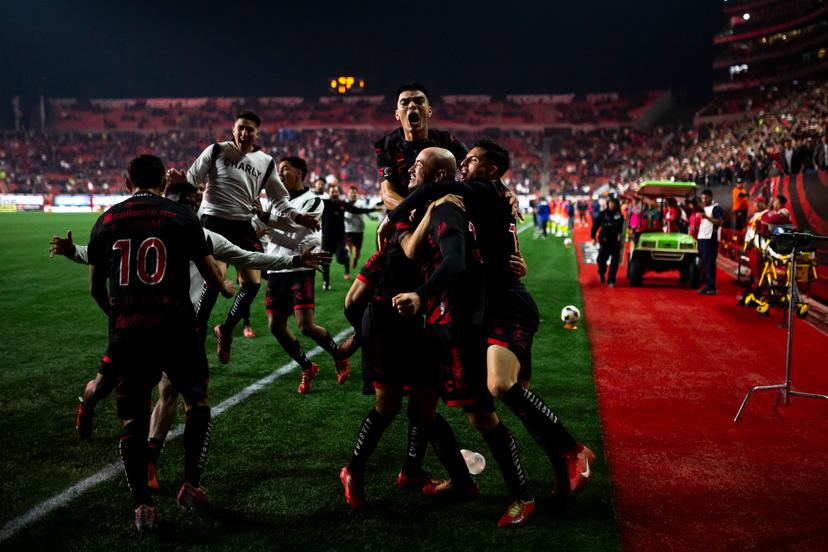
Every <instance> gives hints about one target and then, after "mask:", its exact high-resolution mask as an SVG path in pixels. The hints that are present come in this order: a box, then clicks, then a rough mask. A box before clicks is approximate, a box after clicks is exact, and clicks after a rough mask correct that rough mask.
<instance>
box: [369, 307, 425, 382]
mask: <svg viewBox="0 0 828 552" xmlns="http://www.w3.org/2000/svg"><path fill="white" fill-rule="evenodd" d="M424 351H425V333H424V331H423V319H422V317H420V316H409V317H402V316H400V315H399V314H397V311H396V310H395V309H394V307H393V306H391V301H372V302H371V304H369V305H368V308H367V309H365V314H364V315H363V316H362V369H363V371H367V372H368V373H369V374H372V379H373V385H374V387H375V388H379V389H382V388H383V387H384V386H387V385H398V386H413V385H416V386H423V387H432V388H434V387H437V385H438V384H439V377H438V373H437V370H436V366H435V365H434V364H433V363H429V362H427V357H426V356H425V355H424V354H423V353H424Z"/></svg>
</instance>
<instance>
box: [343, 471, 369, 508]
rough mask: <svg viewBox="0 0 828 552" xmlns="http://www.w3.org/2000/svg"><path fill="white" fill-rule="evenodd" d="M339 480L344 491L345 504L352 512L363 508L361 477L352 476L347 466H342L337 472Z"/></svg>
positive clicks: (363, 494)
mask: <svg viewBox="0 0 828 552" xmlns="http://www.w3.org/2000/svg"><path fill="white" fill-rule="evenodd" d="M339 480H340V481H342V488H343V489H344V490H345V502H347V503H348V505H349V506H350V507H351V508H353V509H354V510H362V509H364V508H365V482H364V481H362V477H359V476H357V475H354V474H353V473H351V470H349V469H348V466H343V467H342V469H341V470H340V471H339Z"/></svg>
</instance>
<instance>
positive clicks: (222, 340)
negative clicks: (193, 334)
mask: <svg viewBox="0 0 828 552" xmlns="http://www.w3.org/2000/svg"><path fill="white" fill-rule="evenodd" d="M213 333H214V334H215V336H216V356H217V357H218V359H219V362H221V363H222V364H227V363H228V362H230V346H231V345H232V344H233V336H232V335H224V334H223V333H222V331H221V324H217V325H216V327H215V328H213Z"/></svg>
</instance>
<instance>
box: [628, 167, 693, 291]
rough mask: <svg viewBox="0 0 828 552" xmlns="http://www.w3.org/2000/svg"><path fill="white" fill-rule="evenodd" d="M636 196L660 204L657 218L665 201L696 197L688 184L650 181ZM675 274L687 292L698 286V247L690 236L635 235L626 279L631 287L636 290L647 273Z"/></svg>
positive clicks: (650, 233)
mask: <svg viewBox="0 0 828 552" xmlns="http://www.w3.org/2000/svg"><path fill="white" fill-rule="evenodd" d="M638 195H640V196H642V197H645V198H654V199H658V200H660V204H661V216H662V220H663V218H664V213H665V212H666V209H667V201H666V200H667V198H669V197H675V198H682V199H684V198H688V197H692V196H695V195H696V185H695V184H694V183H692V182H670V181H662V180H651V181H647V182H644V183H643V184H641V186H640V187H639V188H638ZM668 270H678V273H679V280H680V281H681V283H682V284H685V285H688V286H689V287H691V288H694V289H695V288H698V287H699V283H700V282H701V262H700V260H699V246H698V243H696V240H695V239H694V238H693V236H690V235H689V234H685V233H681V232H670V233H666V232H663V231H661V230H652V231H643V232H640V233H638V234H637V235H635V236H634V237H633V239H632V244H631V246H630V255H629V262H628V263H627V278H629V280H630V285H631V286H640V285H641V282H642V280H643V279H644V274H646V273H647V272H666V271H668Z"/></svg>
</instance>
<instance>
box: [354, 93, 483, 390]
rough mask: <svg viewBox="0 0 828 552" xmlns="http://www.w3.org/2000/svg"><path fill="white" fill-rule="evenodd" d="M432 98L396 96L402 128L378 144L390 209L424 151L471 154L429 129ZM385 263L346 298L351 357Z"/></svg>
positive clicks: (368, 268)
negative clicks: (351, 335) (376, 278)
mask: <svg viewBox="0 0 828 552" xmlns="http://www.w3.org/2000/svg"><path fill="white" fill-rule="evenodd" d="M429 97H430V96H429V91H428V89H427V88H426V87H425V86H424V85H422V84H420V83H406V84H403V85H401V86H400V87H399V88H398V89H397V91H396V95H395V96H394V98H395V102H396V103H395V109H394V118H395V119H396V120H398V121H399V122H400V126H399V127H398V128H396V129H395V130H393V131H391V132H389V133H388V134H386V135H385V136H383V137H382V139H380V140H379V141H377V142H376V144H374V150H375V152H376V158H377V169H378V171H379V177H380V179H381V180H380V193H381V196H382V200H383V203H384V204H385V208H386V209H389V210H390V209H393V208H394V207H396V206H397V205H398V204H399V202H400V200H401V199H402V198H403V197H405V196H406V195H408V184H409V182H410V180H411V174H410V172H409V171H410V169H411V167H412V166H413V165H414V161H415V159H416V158H417V155H418V154H419V153H420V152H421V151H422V150H423V149H424V148H427V147H433V146H437V147H442V148H445V149H448V150H449V151H451V152H452V153H453V154H454V157H455V159H462V158H463V157H464V156H465V155H466V152H467V151H468V150H467V149H466V146H465V145H463V143H462V142H460V141H459V140H458V139H456V138H455V137H454V136H452V135H451V134H450V133H449V132H444V131H440V130H436V129H432V128H429V125H428V120H429V119H430V118H431V116H432V114H433V110H432V106H431V102H430V100H429ZM391 231H393V228H391V227H389V234H390V232H391ZM383 263H384V259H383V253H382V252H379V253H377V254H375V255H373V256H372V257H371V258H369V259H368V261H367V262H366V263H365V267H364V268H363V270H362V271H361V273H360V274H361V276H357V278H356V279H355V280H354V283H353V284H352V285H351V288H350V289H349V290H348V294H347V295H346V297H345V318H346V319H347V320H348V321H349V322H350V323H351V325H352V326H353V328H354V336H353V337H349V338H348V339H347V340H346V342H344V343H343V347H342V348H343V349H344V350H345V351H346V352H347V354H353V352H354V351H356V350H357V349H358V348H359V344H360V334H361V328H362V314H363V312H364V311H365V308H366V307H367V305H368V303H369V302H370V301H371V296H372V295H373V293H374V289H375V283H376V282H375V280H373V279H372V278H371V277H369V275H372V274H377V273H378V269H377V268H376V267H377V266H382V265H383ZM346 344H347V345H346ZM371 382H372V378H371V374H369V373H363V393H366V394H371V393H373V387H372V384H371Z"/></svg>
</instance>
